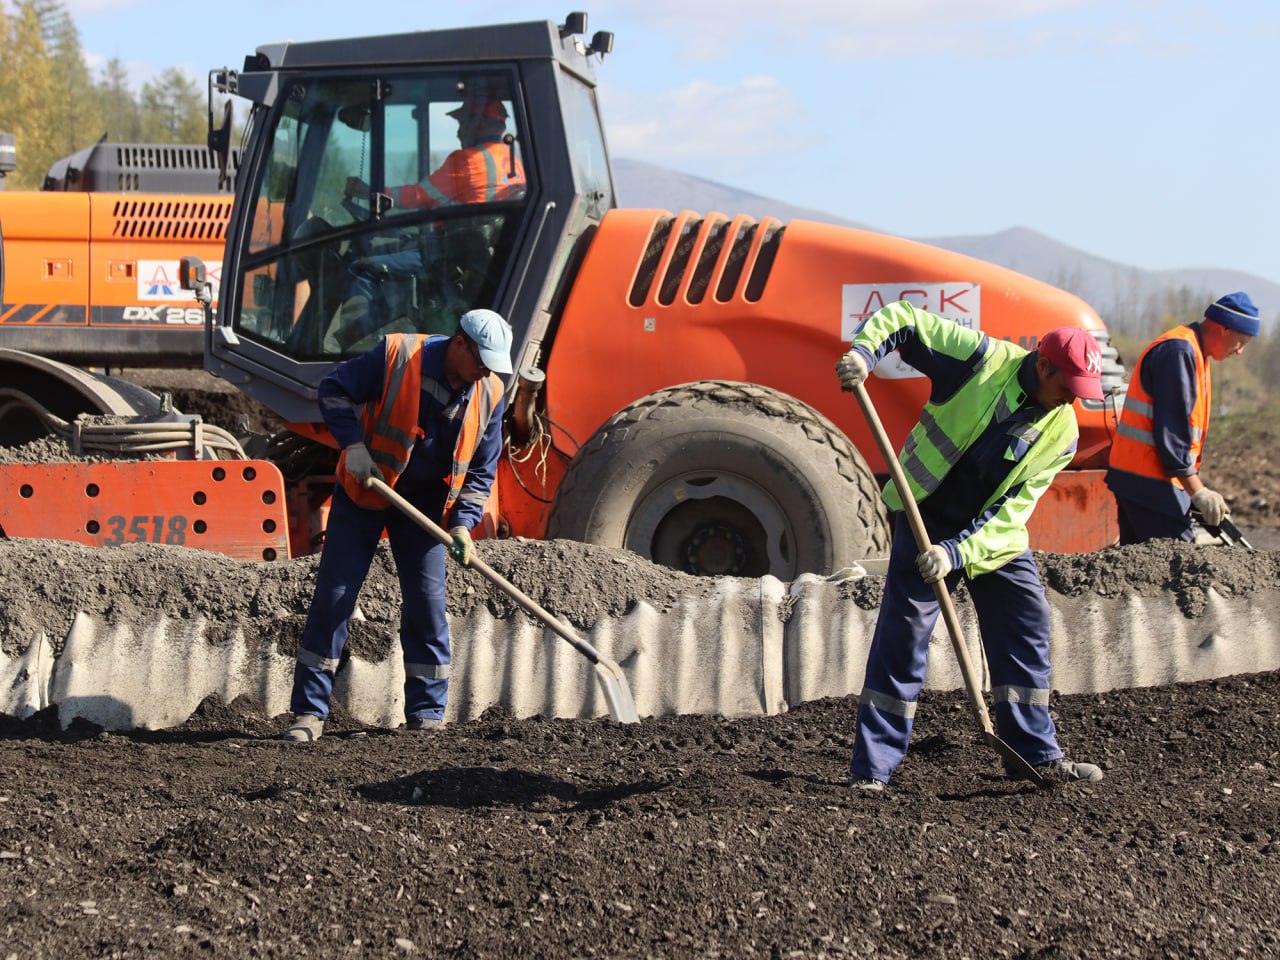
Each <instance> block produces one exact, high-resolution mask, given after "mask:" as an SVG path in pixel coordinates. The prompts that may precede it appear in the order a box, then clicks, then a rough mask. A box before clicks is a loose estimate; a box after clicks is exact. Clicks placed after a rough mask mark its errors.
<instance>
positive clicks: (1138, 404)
mask: <svg viewBox="0 0 1280 960" xmlns="http://www.w3.org/2000/svg"><path fill="white" fill-rule="evenodd" d="M1124 406H1125V409H1126V410H1131V411H1133V412H1134V413H1136V414H1138V415H1139V416H1143V417H1154V416H1155V413H1156V408H1155V407H1154V406H1153V405H1152V404H1150V403H1147V402H1146V401H1145V400H1139V399H1138V398H1137V397H1135V396H1134V395H1133V394H1132V393H1130V394H1126V396H1125V398H1124Z"/></svg>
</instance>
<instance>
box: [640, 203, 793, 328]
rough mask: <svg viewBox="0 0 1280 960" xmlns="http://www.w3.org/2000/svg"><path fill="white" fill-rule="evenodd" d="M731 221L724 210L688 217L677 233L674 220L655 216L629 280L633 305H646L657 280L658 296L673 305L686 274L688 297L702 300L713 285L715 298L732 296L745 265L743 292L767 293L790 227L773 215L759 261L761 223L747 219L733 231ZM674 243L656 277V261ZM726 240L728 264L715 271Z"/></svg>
mask: <svg viewBox="0 0 1280 960" xmlns="http://www.w3.org/2000/svg"><path fill="white" fill-rule="evenodd" d="M729 227H730V221H728V220H726V219H725V218H724V217H722V216H716V217H711V218H707V219H703V220H690V221H688V222H687V223H685V224H684V226H683V227H682V228H681V230H680V232H679V235H678V236H674V237H673V236H672V234H673V232H674V230H675V220H674V219H673V218H671V217H663V218H661V219H659V220H657V221H655V223H654V225H653V231H652V232H651V233H650V235H649V242H648V244H647V246H646V247H645V251H644V256H643V257H642V258H641V261H640V268H639V270H637V272H636V278H635V281H634V283H632V285H631V294H630V297H629V303H630V304H631V306H633V307H639V306H642V305H643V304H644V303H645V301H646V300H647V299H648V297H649V293H650V291H651V290H652V289H653V287H654V284H655V283H657V284H658V293H657V301H658V303H659V304H661V305H662V306H664V307H665V306H670V305H671V304H673V303H674V302H675V299H676V295H677V294H678V293H679V291H680V288H681V286H682V285H683V284H684V282H685V280H686V278H687V279H688V281H689V285H688V294H687V296H688V299H689V302H690V303H701V302H702V301H703V300H704V299H705V298H706V295H707V291H708V290H710V289H712V288H713V287H714V289H715V299H716V300H717V301H718V302H720V303H726V302H728V301H729V300H731V299H732V298H733V293H734V291H735V290H736V289H737V288H738V283H739V282H740V280H741V279H742V273H743V271H744V270H746V269H748V267H750V273H749V274H748V277H747V285H746V288H745V290H743V297H744V298H745V299H747V300H749V301H757V300H759V299H760V298H761V297H762V296H763V295H764V290H765V287H766V285H767V284H768V282H769V277H770V275H771V274H772V272H773V263H774V260H775V258H776V257H777V253H778V246H779V244H780V243H781V242H782V235H783V234H784V233H785V232H786V227H784V226H783V225H782V224H780V223H778V221H776V220H771V221H769V222H768V225H767V226H765V228H764V229H765V230H766V233H765V237H764V240H763V242H762V243H761V244H760V248H759V250H758V251H757V253H756V257H755V261H754V262H752V263H749V262H748V258H749V256H750V253H751V248H752V245H753V244H754V242H755V239H756V234H757V232H758V231H759V230H760V229H761V224H759V223H751V222H744V223H741V224H740V226H739V228H738V229H737V230H736V231H735V232H734V233H733V234H732V235H730V230H729ZM704 236H705V242H704V243H703V247H702V252H701V253H700V254H699V256H698V259H697V262H696V263H693V264H692V268H691V266H690V262H691V260H692V259H693V251H694V248H695V247H697V245H698V241H699V239H700V238H702V237H704ZM673 243H674V244H675V249H674V250H673V251H672V254H671V259H670V261H669V262H668V264H667V269H666V271H665V272H664V273H663V275H662V276H661V278H659V277H658V266H659V264H660V263H661V262H662V258H663V256H664V255H665V254H666V252H667V250H668V249H670V247H671V244H673ZM725 244H729V254H728V256H727V257H726V258H725V262H724V266H723V267H722V268H721V271H720V274H719V275H718V276H717V275H716V271H715V266H716V263H717V261H718V260H719V259H720V255H721V253H722V252H723V250H724V247H725Z"/></svg>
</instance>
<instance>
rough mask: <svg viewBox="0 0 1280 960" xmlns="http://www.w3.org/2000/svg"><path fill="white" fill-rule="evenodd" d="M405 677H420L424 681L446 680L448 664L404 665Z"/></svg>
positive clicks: (447, 677)
mask: <svg viewBox="0 0 1280 960" xmlns="http://www.w3.org/2000/svg"><path fill="white" fill-rule="evenodd" d="M404 672H405V676H407V677H421V678H423V679H426V680H448V679H449V664H447V663H406V664H405V665H404Z"/></svg>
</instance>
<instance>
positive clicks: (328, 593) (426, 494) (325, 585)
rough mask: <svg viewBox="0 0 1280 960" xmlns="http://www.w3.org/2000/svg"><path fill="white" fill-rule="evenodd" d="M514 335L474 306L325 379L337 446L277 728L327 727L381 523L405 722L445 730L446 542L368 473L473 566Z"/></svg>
mask: <svg viewBox="0 0 1280 960" xmlns="http://www.w3.org/2000/svg"><path fill="white" fill-rule="evenodd" d="M511 345H512V332H511V327H510V326H509V325H508V324H507V322H506V320H504V319H503V318H502V317H501V316H499V315H498V314H496V313H494V312H493V311H492V310H471V311H469V312H468V313H465V314H463V316H462V318H461V320H460V321H459V322H458V330H457V332H456V333H455V334H454V335H453V336H452V337H448V336H423V335H420V334H403V333H397V334H392V335H391V336H389V337H387V338H386V339H385V340H384V341H383V342H382V343H380V344H379V345H378V346H376V347H374V348H373V349H371V350H369V351H368V352H366V353H363V354H361V355H360V356H358V357H355V358H353V359H351V360H348V361H347V362H346V363H343V364H341V365H340V366H338V367H337V368H336V369H335V370H334V371H333V372H332V373H331V374H329V375H328V376H327V377H325V378H324V380H322V381H321V382H320V386H319V389H318V391H317V393H318V395H319V401H320V413H321V415H322V416H323V417H324V421H325V425H326V426H327V427H328V428H329V432H330V433H332V434H333V436H334V439H336V440H337V441H338V443H339V445H340V446H341V448H342V455H341V456H340V457H339V459H338V468H337V484H336V486H335V489H334V494H333V502H332V505H331V507H330V510H329V522H328V526H327V527H326V529H325V540H324V548H323V550H322V551H321V554H320V568H319V571H318V572H317V574H316V591H315V596H314V598H313V599H312V601H311V609H310V611H309V612H308V614H307V623H306V627H305V628H304V629H303V633H302V639H301V641H300V642H299V644H298V653H297V663H296V664H295V666H294V674H293V695H292V698H291V702H290V707H291V709H292V711H293V715H294V716H293V723H292V725H291V726H290V727H289V729H288V730H287V731H286V732H285V734H284V739H286V740H294V741H300V742H310V741H313V740H315V739H317V738H318V737H319V736H320V735H321V733H322V732H323V731H324V722H325V718H326V717H328V715H329V703H330V699H331V697H332V694H333V681H334V675H335V674H336V673H337V670H338V665H339V663H340V661H341V657H342V651H343V648H344V647H345V646H346V643H347V623H348V621H349V620H350V619H351V616H352V614H353V613H354V612H355V608H356V596H357V595H358V594H359V592H360V587H361V586H362V585H363V583H364V579H365V577H366V575H367V574H368V572H369V565H370V564H371V563H372V562H373V557H374V552H375V551H376V550H377V547H378V541H379V539H380V538H381V536H382V531H383V530H384V529H385V530H386V532H387V539H388V540H389V542H390V545H391V554H392V556H393V557H394V558H395V564H396V573H397V574H398V576H399V579H400V593H401V603H402V607H401V614H400V646H401V649H402V651H403V653H404V672H405V680H404V696H405V707H404V709H405V720H406V722H405V728H406V730H409V731H417V732H424V733H429V732H432V731H434V730H437V729H439V727H440V724H441V723H442V722H443V720H444V711H445V705H446V703H447V701H448V691H449V665H450V661H451V655H450V646H449V623H448V620H447V619H446V617H445V548H444V546H443V545H442V544H440V543H439V542H437V541H436V540H435V539H433V538H432V537H431V535H430V534H428V533H427V532H426V531H424V530H422V529H421V528H420V527H419V526H418V525H417V524H415V523H414V522H413V521H412V520H410V519H409V518H408V517H406V516H404V515H403V514H402V513H401V512H400V511H399V510H397V509H396V508H394V507H392V506H391V505H390V504H388V503H387V501H386V499H385V498H383V497H382V496H381V495H380V494H378V493H375V492H374V491H372V490H370V489H368V488H367V487H366V486H365V485H364V481H365V479H366V478H368V477H378V478H380V479H381V480H383V481H384V482H386V483H387V484H388V485H389V486H391V487H394V488H395V490H396V492H397V493H399V494H400V495H401V496H402V497H404V498H405V499H406V500H408V501H409V502H410V503H411V504H413V506H415V507H417V509H418V510H420V511H421V512H422V513H424V514H426V515H427V516H428V517H432V518H440V520H439V521H438V522H440V523H441V525H442V526H445V527H447V528H448V529H449V533H450V534H451V535H452V537H453V546H452V550H453V552H454V555H455V556H456V557H457V558H458V559H459V560H461V561H462V563H464V564H467V563H469V562H470V560H471V550H472V544H471V530H472V528H474V527H475V526H476V525H477V524H479V523H480V522H481V519H482V517H483V515H484V510H485V504H486V502H487V501H488V499H489V495H490V492H491V489H492V487H493V480H494V476H495V474H496V472H497V467H498V456H499V454H500V453H501V452H502V413H503V409H504V404H505V401H504V398H503V384H502V379H501V378H502V376H505V375H507V374H509V373H511V370H512V365H511Z"/></svg>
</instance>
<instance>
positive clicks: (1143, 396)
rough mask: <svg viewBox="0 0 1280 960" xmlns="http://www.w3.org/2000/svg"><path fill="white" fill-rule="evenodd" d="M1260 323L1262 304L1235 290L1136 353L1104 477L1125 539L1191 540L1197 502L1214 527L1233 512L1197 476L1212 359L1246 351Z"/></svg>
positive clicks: (1209, 396) (1208, 408) (1210, 391)
mask: <svg viewBox="0 0 1280 960" xmlns="http://www.w3.org/2000/svg"><path fill="white" fill-rule="evenodd" d="M1259 329H1260V324H1259V322H1258V308H1257V307H1255V306H1254V305H1253V301H1252V300H1251V299H1249V295H1248V294H1247V293H1245V292H1243V291H1237V292H1236V293H1229V294H1227V295H1226V296H1225V297H1221V298H1219V299H1218V300H1215V301H1214V302H1213V303H1211V304H1209V306H1208V308H1207V309H1206V310H1205V312H1204V319H1203V320H1201V321H1200V322H1199V323H1191V324H1185V325H1183V326H1179V327H1174V328H1173V329H1172V330H1170V331H1169V332H1168V333H1165V334H1162V335H1161V336H1159V337H1157V338H1156V339H1155V340H1153V341H1152V342H1151V344H1150V345H1149V346H1148V347H1147V349H1146V350H1145V351H1143V354H1142V356H1141V357H1139V358H1138V363H1137V365H1136V366H1135V367H1134V368H1133V373H1132V374H1131V375H1130V376H1129V392H1128V395H1127V396H1126V397H1125V401H1124V409H1123V410H1121V411H1120V424H1119V428H1118V431H1117V434H1116V438H1115V442H1114V443H1112V445H1111V460H1110V464H1109V466H1108V469H1107V478H1106V479H1107V486H1108V487H1110V488H1111V492H1112V493H1113V494H1115V498H1116V505H1117V508H1118V512H1119V519H1120V542H1121V543H1122V544H1128V543H1145V542H1146V541H1148V540H1156V539H1172V540H1187V541H1193V540H1195V533H1194V531H1193V530H1192V528H1191V513H1190V511H1191V509H1192V508H1193V507H1194V508H1195V509H1196V510H1197V511H1198V512H1199V513H1200V517H1201V518H1202V519H1203V520H1204V522H1205V523H1206V524H1207V525H1209V526H1211V527H1217V526H1219V525H1221V523H1222V520H1223V518H1224V517H1226V515H1227V514H1228V513H1229V512H1230V510H1229V509H1228V508H1227V501H1226V500H1224V499H1223V497H1222V495H1221V494H1220V493H1218V492H1217V491H1216V490H1210V489H1209V488H1208V487H1206V486H1205V485H1204V481H1203V480H1201V479H1200V459H1201V454H1202V452H1203V451H1204V442H1205V438H1206V437H1207V436H1208V434H1209V415H1210V413H1211V412H1212V409H1211V408H1212V406H1213V381H1212V377H1211V375H1210V370H1209V361H1210V360H1226V359H1227V358H1228V357H1234V356H1236V355H1237V354H1240V353H1243V352H1244V348H1245V345H1246V344H1248V342H1249V341H1250V340H1252V339H1253V338H1254V337H1256V336H1257V335H1258V330H1259Z"/></svg>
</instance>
